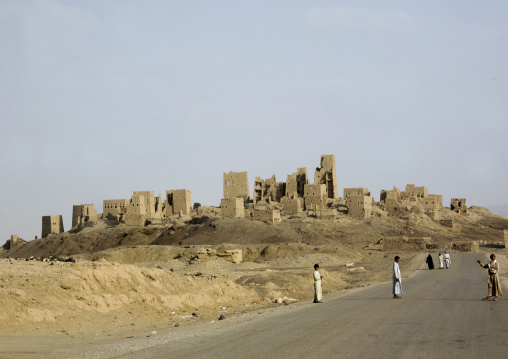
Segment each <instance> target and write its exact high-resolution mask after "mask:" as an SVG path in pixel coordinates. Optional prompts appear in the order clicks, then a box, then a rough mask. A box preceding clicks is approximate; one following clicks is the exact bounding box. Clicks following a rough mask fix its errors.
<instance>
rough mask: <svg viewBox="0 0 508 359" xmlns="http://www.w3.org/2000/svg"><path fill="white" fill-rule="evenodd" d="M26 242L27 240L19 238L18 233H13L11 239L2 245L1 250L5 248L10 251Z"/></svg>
mask: <svg viewBox="0 0 508 359" xmlns="http://www.w3.org/2000/svg"><path fill="white" fill-rule="evenodd" d="M25 243H26V241H25V240H23V239H21V238H19V237H18V236H17V235H16V234H11V239H8V240H7V242H5V244H4V245H3V246H2V247H0V252H1V251H3V250H6V251H8V250H10V249H14V248H16V247H19V246H21V245H22V244H25Z"/></svg>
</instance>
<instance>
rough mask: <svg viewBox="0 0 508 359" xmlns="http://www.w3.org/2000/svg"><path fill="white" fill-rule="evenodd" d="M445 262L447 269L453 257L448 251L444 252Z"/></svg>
mask: <svg viewBox="0 0 508 359" xmlns="http://www.w3.org/2000/svg"><path fill="white" fill-rule="evenodd" d="M444 262H445V267H446V269H448V268H450V262H451V259H450V254H449V253H448V251H445V252H444Z"/></svg>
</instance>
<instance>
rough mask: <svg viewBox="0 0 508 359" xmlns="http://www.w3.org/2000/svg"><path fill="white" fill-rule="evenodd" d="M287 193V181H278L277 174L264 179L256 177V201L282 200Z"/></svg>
mask: <svg viewBox="0 0 508 359" xmlns="http://www.w3.org/2000/svg"><path fill="white" fill-rule="evenodd" d="M285 193H286V183H284V182H277V179H276V177H275V175H273V176H272V178H268V179H265V180H262V179H261V177H256V179H255V181H254V203H258V202H262V201H265V202H268V203H270V202H272V201H274V202H280V200H281V198H282V197H284V195H285Z"/></svg>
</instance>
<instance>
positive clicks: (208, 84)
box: [0, 0, 508, 244]
mask: <svg viewBox="0 0 508 359" xmlns="http://www.w3.org/2000/svg"><path fill="white" fill-rule="evenodd" d="M507 15H508V2H506V1H488V2H478V1H464V0H463V1H444V0H440V1H361V2H359V1H260V0H258V1H250V2H247V1H183V0H182V1H43V0H41V1H22V0H15V1H5V0H0V33H1V34H2V36H0V153H1V157H0V171H1V177H0V188H1V190H2V200H1V201H0V242H2V243H3V242H4V241H5V240H7V239H8V238H9V236H10V235H11V234H18V235H19V236H21V237H22V238H24V239H27V240H28V239H32V238H34V236H35V235H37V236H40V234H41V217H42V216H44V215H55V214H62V215H63V217H64V223H65V229H66V230H68V229H70V222H71V215H72V205H73V204H81V203H93V204H94V205H95V207H96V208H98V209H99V211H102V201H103V200H104V199H117V198H130V196H131V195H132V191H135V190H136V191H137V190H152V191H154V192H155V193H156V194H159V193H164V192H165V190H166V189H180V188H186V189H190V190H191V191H192V201H193V202H200V203H201V204H203V205H214V206H218V205H219V203H220V198H221V196H222V173H223V172H228V171H248V172H249V181H250V185H251V191H252V185H253V181H254V178H255V176H261V177H263V178H268V177H271V175H272V174H276V175H277V179H278V180H279V181H285V180H286V176H287V174H290V173H292V172H294V171H296V169H297V167H307V168H308V171H309V174H310V175H311V176H313V173H314V169H315V167H317V166H318V165H319V158H320V155H321V154H332V153H333V154H335V157H336V165H337V179H338V182H339V192H340V193H342V189H343V188H344V187H368V188H369V189H370V190H371V191H372V193H373V195H374V197H375V198H376V200H378V199H379V192H380V190H381V189H391V188H392V187H393V186H394V185H395V186H397V187H399V188H401V189H404V187H405V185H406V184H407V183H414V184H416V185H417V186H427V188H428V191H429V193H437V194H443V196H444V201H443V202H444V203H443V204H444V205H449V201H450V198H451V197H466V198H467V204H468V205H469V206H471V205H482V206H488V205H495V204H503V203H507V202H508V165H507V163H508V161H507V159H506V155H507V154H508V142H507V136H506V135H507V133H508V107H507V104H508V88H507V85H506V84H507V82H508V76H507V75H508V48H507V45H506V44H507V43H508V25H507V22H506V19H507V18H508V17H507ZM2 243H0V244H2Z"/></svg>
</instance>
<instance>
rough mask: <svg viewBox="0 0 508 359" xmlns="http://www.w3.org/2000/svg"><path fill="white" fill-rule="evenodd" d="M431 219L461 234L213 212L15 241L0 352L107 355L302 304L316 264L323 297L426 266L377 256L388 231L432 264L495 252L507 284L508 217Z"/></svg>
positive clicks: (6, 264)
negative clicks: (232, 256)
mask: <svg viewBox="0 0 508 359" xmlns="http://www.w3.org/2000/svg"><path fill="white" fill-rule="evenodd" d="M440 216H441V218H453V220H454V221H455V222H456V223H458V224H460V230H457V229H455V230H453V231H452V229H451V228H448V227H445V226H443V225H440V224H439V222H438V221H435V220H433V219H431V218H429V217H427V216H426V215H425V214H416V213H407V214H405V215H404V216H399V217H392V216H387V215H385V214H383V213H381V214H380V215H378V216H375V217H373V218H372V219H369V220H358V219H352V218H350V217H348V216H346V215H340V216H338V217H337V218H335V219H331V220H319V219H316V218H312V217H308V216H296V217H287V218H284V219H283V221H282V222H281V223H263V222H257V221H252V220H247V219H226V218H222V217H220V215H218V214H217V213H215V212H214V211H211V212H210V213H206V214H203V213H198V214H196V215H194V216H192V217H178V218H174V219H173V221H172V222H171V223H169V224H164V225H153V226H152V225H151V226H146V227H126V226H125V225H124V224H122V223H115V222H112V221H107V220H101V221H99V222H97V223H94V224H93V225H88V226H85V227H83V228H80V229H79V230H73V231H70V232H66V233H63V234H59V235H51V236H49V237H47V238H44V239H38V240H33V241H30V242H27V243H23V244H21V245H19V246H16V247H14V248H11V249H8V250H4V251H3V252H1V253H0V257H2V259H0V273H1V275H0V304H1V306H0V308H1V309H0V320H1V321H2V326H1V327H0V353H4V354H5V353H9V355H12V356H15V357H48V356H49V357H88V356H87V354H86V353H87V352H94V351H95V352H96V353H100V354H95V355H96V356H90V357H114V356H115V355H116V354H118V353H121V352H122V351H121V350H120V349H118V348H116V349H115V350H110V351H104V350H102V351H97V348H98V347H99V346H101V345H102V346H104V345H106V346H107V345H111V344H112V343H117V342H119V341H125V340H131V341H135V340H140V339H145V340H146V339H147V338H152V340H155V338H157V337H158V336H161V335H180V334H179V333H185V332H188V331H192V330H212V329H213V328H216V327H217V326H223V325H234V323H235V322H237V321H241V320H245V319H242V318H248V317H249V316H252V315H266V314H267V313H268V314H269V313H272V312H273V311H278V310H290V309H291V308H292V307H294V306H299V305H307V304H310V303H311V301H312V298H313V280H312V271H313V265H314V264H315V263H319V265H320V267H321V273H322V274H323V275H324V278H323V292H324V300H326V298H327V297H330V296H336V295H340V294H341V293H344V291H348V290H351V289H355V290H358V289H361V288H362V287H367V286H371V285H375V284H377V283H380V282H386V281H389V280H391V275H392V262H393V257H394V255H399V256H401V258H402V261H401V263H400V264H401V269H402V272H403V276H404V277H407V276H409V275H411V273H412V272H413V271H414V270H416V269H417V268H419V267H421V265H422V264H423V263H424V262H425V257H426V255H427V252H426V251H420V252H414V251H398V252H393V251H392V252H386V251H383V250H382V239H383V237H385V236H394V235H406V236H428V237H431V238H432V241H433V243H434V244H435V246H434V248H433V249H431V250H429V251H430V253H432V255H433V257H434V262H435V265H436V267H437V253H438V252H439V251H444V250H445V249H449V248H450V244H451V242H452V241H455V240H482V243H483V246H481V247H480V253H478V256H479V259H485V256H484V253H491V252H493V253H496V254H497V255H498V260H499V261H500V263H501V267H502V269H503V271H502V275H501V277H502V279H503V281H505V283H506V279H507V274H506V270H505V269H506V268H507V267H506V266H507V265H508V263H507V261H506V254H507V253H506V249H504V248H497V247H495V246H494V245H495V244H497V243H499V242H500V241H504V237H503V235H504V234H503V230H505V229H508V219H507V218H505V217H500V216H496V215H492V214H490V213H489V212H488V211H487V210H486V209H483V208H473V209H470V211H469V213H468V214H467V215H459V214H456V213H453V212H451V211H450V210H447V209H443V210H442V213H441V214H440ZM204 248H210V249H212V250H214V251H217V253H221V252H224V251H225V250H228V249H241V250H242V261H241V262H240V263H232V262H229V261H226V260H224V259H221V258H213V259H209V260H200V259H197V253H198V251H199V250H202V249H204ZM450 252H452V251H451V250H450ZM57 258H58V260H56V259H57ZM452 265H453V252H452ZM390 295H391V294H390V293H387V296H390ZM263 313H264V314H263ZM220 316H223V318H224V319H225V320H219V317H220ZM154 343H155V341H154ZM145 344H146V343H145ZM145 344H144V345H145ZM126 345H127V344H126ZM146 345H149V344H146ZM37 348H38V349H37Z"/></svg>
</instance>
